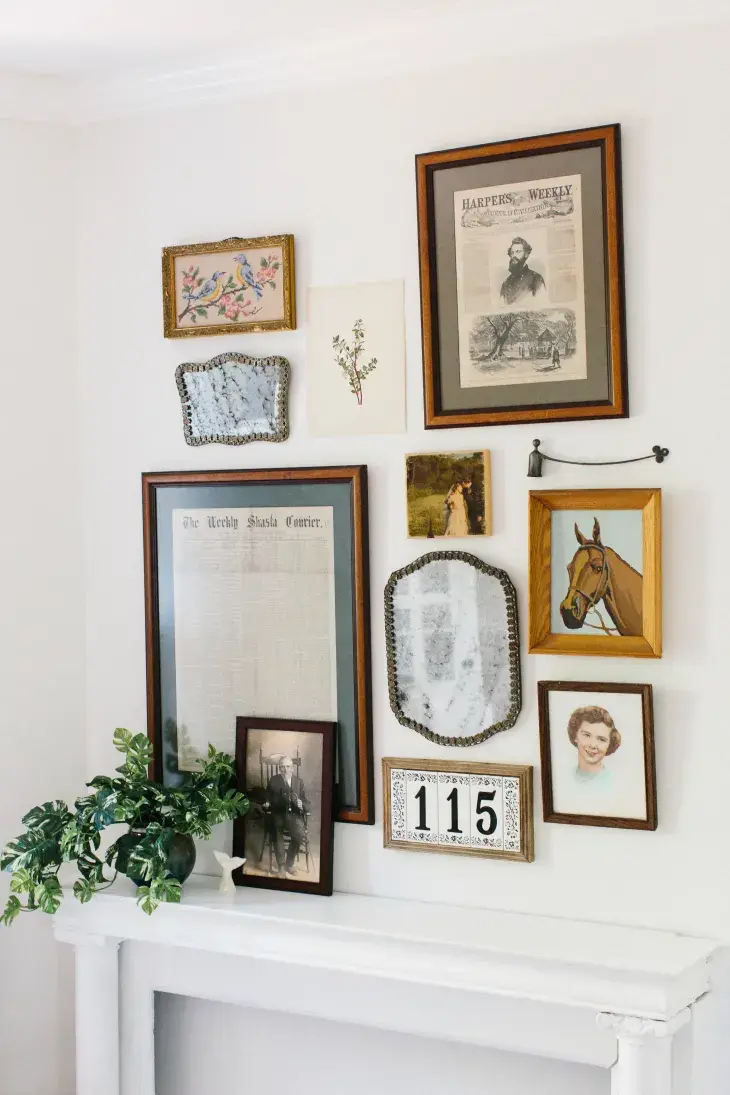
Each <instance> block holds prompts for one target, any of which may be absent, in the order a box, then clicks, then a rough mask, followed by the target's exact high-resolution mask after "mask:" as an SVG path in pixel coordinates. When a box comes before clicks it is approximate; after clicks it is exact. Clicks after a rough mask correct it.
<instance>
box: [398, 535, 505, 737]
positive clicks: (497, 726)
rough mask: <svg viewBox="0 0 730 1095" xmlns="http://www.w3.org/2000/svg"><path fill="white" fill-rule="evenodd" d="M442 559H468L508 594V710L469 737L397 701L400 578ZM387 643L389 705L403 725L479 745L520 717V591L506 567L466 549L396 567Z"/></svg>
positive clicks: (435, 553)
mask: <svg viewBox="0 0 730 1095" xmlns="http://www.w3.org/2000/svg"><path fill="white" fill-rule="evenodd" d="M439 560H449V561H456V562H462V563H466V564H467V566H471V567H474V569H475V570H478V571H480V572H481V573H482V574H489V575H490V576H491V577H493V578H497V579H498V581H499V582H500V584H501V586H502V589H503V590H504V595H505V601H506V610H507V637H508V649H509V669H510V706H509V710H508V711H507V714H506V716H505V718H504V719H502V720H501V722H496V723H494V725H492V726H488V727H485V729H484V730H481V731H480V732H479V733H478V734H472V735H471V736H469V737H449V736H447V735H444V734H437V733H435V732H434V731H433V730H429V729H428V727H427V726H424V725H423V723H421V722H417V721H416V720H415V719H411V718H409V717H408V716H407V715H406V714H405V712H404V711H403V709H402V707H401V706H400V703H399V702H398V678H397V667H396V650H395V622H394V606H393V594H394V592H395V588H396V586H397V584H398V582H399V581H400V580H401V579H402V578H406V577H407V576H408V575H409V574H414V573H415V572H416V571H417V570H421V569H422V568H423V567H425V566H427V565H428V564H429V563H433V562H437V561H439ZM385 645H386V653H387V658H388V696H389V699H390V707H391V710H392V712H393V714H394V715H395V717H396V718H397V720H398V722H399V723H400V724H401V725H402V726H408V727H409V728H410V729H411V730H416V731H417V732H418V733H419V734H422V735H423V737H424V738H428V740H429V741H432V742H434V743H435V744H436V745H456V746H468V745H479V744H480V742H483V741H487V739H488V738H491V737H493V736H494V734H499V733H500V731H502V730H509V729H510V728H511V727H513V726H514V724H515V723H516V722H517V718H518V716H519V714H520V711H521V710H522V686H521V680H520V638H519V629H518V621H517V593H516V590H515V587H514V586H513V585H512V582H511V580H510V577H509V575H508V574H507V572H506V571H504V570H500V569H499V568H498V567H493V566H491V565H490V564H489V563H485V562H484V560H482V559H479V558H478V557H477V556H476V555H471V554H470V553H469V552H467V551H429V552H427V553H426V554H425V555H421V556H420V557H419V558H418V559H414V561H413V562H412V563H409V564H408V565H407V566H404V567H402V568H401V569H400V570H394V571H393V573H392V574H391V576H390V578H389V579H388V581H387V583H386V586H385Z"/></svg>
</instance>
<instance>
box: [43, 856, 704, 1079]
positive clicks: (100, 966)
mask: <svg viewBox="0 0 730 1095" xmlns="http://www.w3.org/2000/svg"><path fill="white" fill-rule="evenodd" d="M55 932H56V936H57V938H58V939H60V940H62V941H65V942H69V943H72V944H74V946H75V947H76V969H77V987H76V1037H77V1092H78V1095H99V1093H100V1092H102V1091H103V1092H104V1095H154V993H155V992H156V991H160V992H173V993H178V994H182V995H187V996H196V997H202V998H204V999H212V1000H223V1001H227V1002H230V1003H236V1004H246V1005H251V1006H257V1007H263V1008H267V1009H269V1010H277V1009H278V1010H283V1011H290V1012H297V1013H301V1014H307V1015H314V1016H320V1017H323V1018H327V1019H335V1020H339V1021H343V1022H354V1023H361V1024H364V1025H369V1026H375V1027H381V1028H387V1029H391V1030H397V1031H403V1032H406V1033H417V1034H423V1035H427V1036H429V1037H437V1038H445V1039H451V1040H457V1041H462V1042H470V1043H474V1044H477V1045H484V1046H493V1047H497V1048H502V1049H509V1050H514V1051H516V1052H523V1053H536V1054H542V1055H546V1056H552V1057H558V1058H561V1059H564V1060H568V1061H576V1062H578V1061H579V1062H583V1063H589V1064H594V1065H597V1066H599V1067H603V1068H610V1069H611V1070H612V1072H611V1075H612V1089H611V1090H612V1095H678V1093H679V1092H681V1095H690V1093H691V1090H692V1089H691V1087H688V1086H687V1085H688V1083H689V1084H691V1079H688V1077H690V1075H691V1072H690V1068H691V1062H688V1059H687V1057H688V1052H687V1047H688V1046H689V1045H690V1043H689V1041H686V1042H685V1043H683V1045H684V1047H685V1048H684V1050H683V1052H682V1054H681V1058H682V1063H681V1066H678V1065H677V1057H678V1054H677V1053H676V1052H674V1053H673V1052H672V1042H673V1038H674V1035H675V1034H676V1033H677V1032H678V1031H680V1030H681V1029H682V1028H685V1031H686V1029H687V1028H688V1026H689V1024H690V1022H691V1019H692V1011H693V1006H694V1005H695V1003H696V1002H697V1001H698V1000H699V999H700V998H701V997H703V996H704V994H706V993H707V991H708V989H709V988H710V961H711V959H712V956H713V954H714V953H715V951H716V950H717V946H716V944H715V943H713V942H711V941H709V940H706V939H693V938H688V937H684V936H679V935H675V934H672V933H669V932H659V931H650V930H645V929H636V928H623V927H617V926H613V925H602V924H593V923H584V922H579V921H570V920H560V919H551V918H547V917H538V916H526V915H521V914H512V913H496V912H485V911H481V910H475V909H465V908H460V907H455V906H449V905H431V904H424V903H419V902H410V901H395V900H389V899H384V898H376V897H363V896H358V895H355V894H335V895H334V896H333V897H330V898H317V897H309V896H303V895H299V894H287V893H277V892H267V891H263V890H253V889H244V890H238V891H237V892H236V893H235V894H234V895H233V896H227V895H223V894H219V893H218V892H217V889H216V883H215V881H214V880H212V879H206V878H193V879H191V880H190V881H189V882H188V883H186V886H185V893H184V897H183V901H182V903H181V904H180V905H163V906H160V907H159V908H158V910H157V911H156V912H155V913H154V914H153V915H152V916H150V917H148V916H146V915H145V914H144V913H142V912H141V910H140V909H139V908H138V907H137V905H136V902H135V899H134V890H133V887H132V886H131V884H130V883H127V881H126V880H123V881H122V882H120V883H118V884H116V885H115V886H114V887H113V888H112V889H111V890H109V891H107V892H105V893H103V894H99V895H97V896H96V897H94V899H93V900H92V901H91V902H90V903H89V904H87V905H80V904H79V903H78V902H76V901H75V900H74V899H73V898H72V897H70V896H69V897H67V898H66V899H65V900H64V903H63V905H62V907H61V910H60V911H59V913H58V914H57V915H56V918H55ZM120 944H122V946H121V949H120ZM675 1050H676V1046H675ZM678 1067H681V1071H682V1081H681V1085H680V1084H679V1081H678V1080H677V1075H676V1072H677V1068H678ZM678 1085H679V1086H678Z"/></svg>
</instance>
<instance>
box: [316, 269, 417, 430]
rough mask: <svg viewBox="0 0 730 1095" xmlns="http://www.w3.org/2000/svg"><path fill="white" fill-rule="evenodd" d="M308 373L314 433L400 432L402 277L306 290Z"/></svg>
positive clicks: (402, 407) (403, 425) (402, 398)
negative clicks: (307, 301) (307, 308)
mask: <svg viewBox="0 0 730 1095" xmlns="http://www.w3.org/2000/svg"><path fill="white" fill-rule="evenodd" d="M307 374H308V375H307V417H308V420H309V432H310V433H311V434H313V435H314V436H315V437H329V436H338V435H340V434H344V435H353V434H368V433H402V432H403V431H404V430H405V428H406V404H405V329H404V313H403V282H402V281H386V282H374V283H372V284H366V285H345V286H336V287H335V288H331V289H330V288H321V289H320V288H317V289H310V290H309V311H308V322H307Z"/></svg>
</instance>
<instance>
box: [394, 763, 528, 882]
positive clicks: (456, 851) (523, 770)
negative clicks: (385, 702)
mask: <svg viewBox="0 0 730 1095" xmlns="http://www.w3.org/2000/svg"><path fill="white" fill-rule="evenodd" d="M398 770H404V771H406V772H408V771H410V772H422V771H423V772H429V773H437V774H438V773H454V774H456V775H459V776H469V775H474V776H497V777H499V776H504V777H507V778H514V779H516V780H517V782H518V785H519V792H518V796H519V821H520V841H519V850H517V851H509V850H508V851H505V850H496V849H490V848H471V847H463V846H457V845H453V844H433V843H418V842H416V841H407V840H397V839H395V838H394V835H393V817H392V806H393V802H392V791H391V784H392V780H391V774H392V773H393V771H398ZM382 775H383V847H384V848H398V849H402V850H407V851H416V852H440V853H444V854H446V855H468V856H472V857H473V856H478V857H480V858H488V859H510V860H514V861H518V862H522V863H532V862H533V860H534V858H535V834H534V800H533V786H532V784H533V769H532V765H530V764H501V763H486V762H484V761H450V760H434V759H428V760H421V759H417V758H414V757H383V759H382Z"/></svg>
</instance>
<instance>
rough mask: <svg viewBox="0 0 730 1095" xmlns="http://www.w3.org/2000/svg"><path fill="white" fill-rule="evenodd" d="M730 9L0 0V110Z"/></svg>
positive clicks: (486, 46)
mask: <svg viewBox="0 0 730 1095" xmlns="http://www.w3.org/2000/svg"><path fill="white" fill-rule="evenodd" d="M729 15H730V0H609V2H607V0H210V2H209V3H205V0H0V117H12V118H26V119H32V120H49V121H66V122H71V123H82V122H87V121H93V120H97V119H101V118H110V117H120V116H123V115H128V114H138V113H141V112H148V111H156V110H161V109H167V108H172V109H175V108H178V107H182V106H185V105H189V104H192V103H200V102H203V101H206V102H210V101H212V100H218V101H221V100H224V99H228V98H234V97H241V96H244V95H245V96H253V97H258V96H260V95H262V94H267V93H270V92H276V91H281V90H284V89H286V90H291V89H294V88H298V87H301V86H303V85H305V84H307V83H310V84H311V83H323V82H326V81H329V82H331V83H338V82H343V81H351V80H353V79H364V80H369V79H372V77H373V74H377V75H385V74H386V73H387V72H392V73H399V74H400V73H403V72H405V71H409V70H415V69H429V70H430V69H436V68H438V67H440V66H446V65H452V66H453V65H456V66H458V65H459V64H468V63H469V62H470V61H474V60H476V59H480V60H486V58H487V57H488V56H490V55H491V56H498V55H502V56H504V55H511V56H513V55H520V56H523V57H525V56H527V55H529V53H530V51H532V50H534V51H543V50H545V49H549V48H556V47H560V48H565V47H568V48H571V49H580V48H582V45H583V44H584V43H587V42H589V41H593V40H596V39H599V38H613V39H619V38H628V37H631V36H632V35H635V34H641V35H644V36H649V40H650V38H651V36H652V35H653V34H655V33H657V32H659V31H660V30H661V29H662V28H663V27H668V26H678V25H681V24H689V23H698V22H703V21H705V20H718V19H719V20H722V21H723V22H724V23H725V22H726V21H727V19H728V16H729ZM449 93H450V94H452V95H456V96H457V97H458V91H457V89H456V88H455V86H454V85H453V84H452V85H450V91H449Z"/></svg>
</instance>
